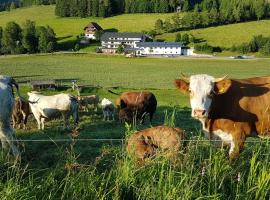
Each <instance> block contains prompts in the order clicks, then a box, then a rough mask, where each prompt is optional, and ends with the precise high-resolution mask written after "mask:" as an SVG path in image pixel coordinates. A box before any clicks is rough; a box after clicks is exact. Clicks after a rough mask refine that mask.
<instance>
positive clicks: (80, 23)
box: [0, 6, 172, 39]
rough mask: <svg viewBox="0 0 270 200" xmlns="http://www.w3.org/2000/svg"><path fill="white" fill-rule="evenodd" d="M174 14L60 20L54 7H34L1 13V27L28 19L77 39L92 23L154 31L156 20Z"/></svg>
mask: <svg viewBox="0 0 270 200" xmlns="http://www.w3.org/2000/svg"><path fill="white" fill-rule="evenodd" d="M171 15H172V14H125V15H119V16H115V17H110V18H92V17H91V18H60V17H57V16H55V14H54V6H33V7H28V8H20V9H16V10H14V11H11V12H0V26H2V27H4V26H5V24H6V23H7V22H9V21H16V22H17V23H19V24H23V23H24V22H25V20H26V19H31V20H33V21H36V24H37V25H49V26H51V27H52V28H53V29H54V30H55V32H56V34H57V37H65V38H66V37H68V38H70V39H71V38H75V36H76V35H78V34H80V33H82V32H83V28H84V26H85V25H86V24H88V23H89V22H91V21H95V22H98V23H99V24H100V25H101V26H102V27H103V28H104V29H117V30H118V31H132V32H138V31H142V30H150V29H153V27H154V24H155V21H156V19H158V18H160V19H166V18H167V17H169V16H171Z"/></svg>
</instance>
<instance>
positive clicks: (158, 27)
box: [155, 19, 163, 32]
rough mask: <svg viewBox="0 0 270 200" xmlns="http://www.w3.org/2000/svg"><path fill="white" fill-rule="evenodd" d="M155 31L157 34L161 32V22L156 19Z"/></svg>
mask: <svg viewBox="0 0 270 200" xmlns="http://www.w3.org/2000/svg"><path fill="white" fill-rule="evenodd" d="M155 30H156V31H158V32H161V31H162V30H163V21H162V20H161V19H158V20H157V21H156V22H155Z"/></svg>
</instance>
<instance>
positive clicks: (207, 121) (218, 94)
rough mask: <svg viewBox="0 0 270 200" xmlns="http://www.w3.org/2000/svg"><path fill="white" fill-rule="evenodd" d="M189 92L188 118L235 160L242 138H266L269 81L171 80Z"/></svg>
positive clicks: (203, 77) (269, 127)
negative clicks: (221, 142) (189, 115)
mask: <svg viewBox="0 0 270 200" xmlns="http://www.w3.org/2000/svg"><path fill="white" fill-rule="evenodd" d="M175 85H176V87H177V88H178V89H179V90H180V91H183V92H189V94H190V104H191V109H192V112H191V116H192V117H193V118H195V119H198V120H200V121H201V123H202V125H203V130H204V133H205V135H206V136H207V137H208V138H210V139H213V138H215V139H219V140H222V141H224V143H225V144H227V145H229V146H230V151H229V155H230V158H231V159H234V158H235V157H237V156H238V154H239V151H240V150H241V148H242V147H243V145H244V142H245V139H246V137H249V136H255V137H258V136H259V137H269V136H270V77H269V76H268V77H255V78H248V79H227V78H226V77H224V78H219V79H216V78H214V77H212V76H209V75H206V74H200V75H193V76H190V77H183V78H182V79H177V80H175Z"/></svg>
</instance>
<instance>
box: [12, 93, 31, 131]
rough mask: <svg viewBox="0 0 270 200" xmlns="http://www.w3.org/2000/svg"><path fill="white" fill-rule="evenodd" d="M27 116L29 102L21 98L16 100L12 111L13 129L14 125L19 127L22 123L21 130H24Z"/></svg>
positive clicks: (28, 113)
mask: <svg viewBox="0 0 270 200" xmlns="http://www.w3.org/2000/svg"><path fill="white" fill-rule="evenodd" d="M29 115H30V106H29V102H28V101H27V100H25V99H23V98H16V99H15V104H14V107H13V111H12V122H13V128H16V125H19V126H20V125H21V123H23V128H24V129H26V124H27V119H28V116H29Z"/></svg>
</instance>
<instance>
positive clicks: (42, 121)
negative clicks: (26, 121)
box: [39, 118, 45, 130]
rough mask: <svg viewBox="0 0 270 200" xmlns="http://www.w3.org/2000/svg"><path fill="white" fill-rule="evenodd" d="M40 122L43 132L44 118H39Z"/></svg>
mask: <svg viewBox="0 0 270 200" xmlns="http://www.w3.org/2000/svg"><path fill="white" fill-rule="evenodd" d="M40 122H41V129H42V130H44V128H45V118H41V119H40ZM39 126H40V124H39Z"/></svg>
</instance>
